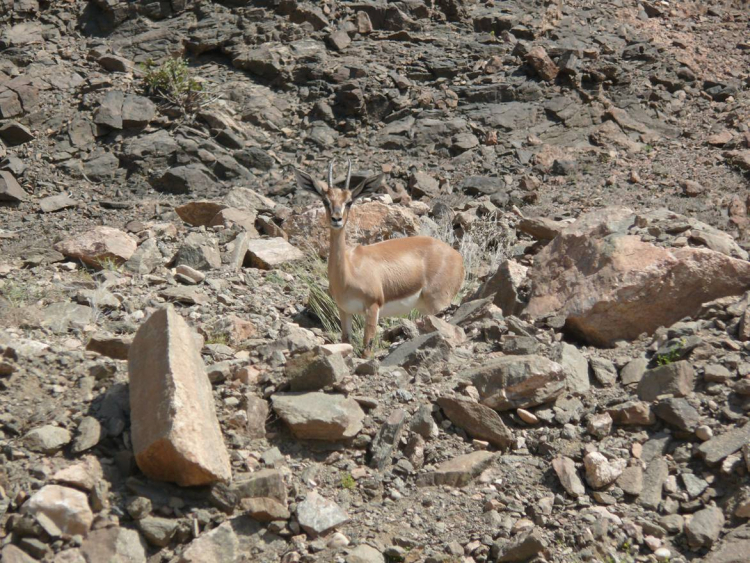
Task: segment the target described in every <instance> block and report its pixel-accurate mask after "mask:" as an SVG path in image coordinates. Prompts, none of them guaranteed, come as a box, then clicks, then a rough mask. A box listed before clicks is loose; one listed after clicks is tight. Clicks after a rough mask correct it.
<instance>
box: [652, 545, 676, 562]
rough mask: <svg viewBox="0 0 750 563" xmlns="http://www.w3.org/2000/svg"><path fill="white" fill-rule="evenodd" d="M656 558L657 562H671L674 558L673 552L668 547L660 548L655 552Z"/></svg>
mask: <svg viewBox="0 0 750 563" xmlns="http://www.w3.org/2000/svg"><path fill="white" fill-rule="evenodd" d="M654 556H655V557H656V560H657V561H669V558H670V557H672V552H671V551H669V549H668V548H666V547H660V548H659V549H657V550H656V551H654Z"/></svg>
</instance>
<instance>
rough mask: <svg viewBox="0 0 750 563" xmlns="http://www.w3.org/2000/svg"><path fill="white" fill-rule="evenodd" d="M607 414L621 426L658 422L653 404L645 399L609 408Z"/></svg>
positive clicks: (645, 424) (646, 424)
mask: <svg viewBox="0 0 750 563" xmlns="http://www.w3.org/2000/svg"><path fill="white" fill-rule="evenodd" d="M607 414H609V415H610V416H611V417H612V420H613V421H614V423H615V424H617V425H619V426H648V425H650V424H653V423H654V422H656V417H655V416H654V413H653V412H651V405H649V404H648V403H644V402H643V401H628V402H626V403H622V404H619V405H617V406H614V407H612V408H610V409H607Z"/></svg>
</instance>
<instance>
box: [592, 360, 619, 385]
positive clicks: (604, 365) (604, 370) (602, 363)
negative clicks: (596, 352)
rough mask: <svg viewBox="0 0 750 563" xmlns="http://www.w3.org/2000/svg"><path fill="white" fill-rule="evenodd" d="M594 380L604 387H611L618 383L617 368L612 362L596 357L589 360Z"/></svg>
mask: <svg viewBox="0 0 750 563" xmlns="http://www.w3.org/2000/svg"><path fill="white" fill-rule="evenodd" d="M589 363H590V364H591V371H592V372H593V373H594V378H595V379H596V380H597V381H598V382H599V384H600V385H602V386H603V387H611V386H612V385H614V384H615V382H616V381H617V368H616V367H615V364H613V363H612V361H611V360H607V359H606V358H598V357H594V358H591V360H589Z"/></svg>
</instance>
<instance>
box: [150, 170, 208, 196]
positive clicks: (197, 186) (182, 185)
mask: <svg viewBox="0 0 750 563" xmlns="http://www.w3.org/2000/svg"><path fill="white" fill-rule="evenodd" d="M217 187H218V185H217V184H216V182H215V181H214V179H213V178H212V177H211V173H210V172H209V171H208V169H207V168H206V167H205V166H203V165H202V164H186V165H185V166H175V167H174V168H170V169H169V170H167V171H166V172H165V173H164V174H163V175H162V177H161V178H160V179H159V180H157V181H156V182H154V189H155V190H156V191H158V192H166V193H170V194H196V195H205V194H208V193H209V192H212V191H214V190H216V189H217Z"/></svg>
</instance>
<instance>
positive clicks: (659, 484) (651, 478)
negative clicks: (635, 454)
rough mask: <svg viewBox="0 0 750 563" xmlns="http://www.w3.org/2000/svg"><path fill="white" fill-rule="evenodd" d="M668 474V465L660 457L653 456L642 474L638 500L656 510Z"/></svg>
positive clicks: (646, 506)
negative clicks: (641, 486)
mask: <svg viewBox="0 0 750 563" xmlns="http://www.w3.org/2000/svg"><path fill="white" fill-rule="evenodd" d="M668 476H669V466H668V465H667V462H666V461H665V460H664V459H663V458H662V457H656V458H654V459H653V460H652V461H651V462H650V463H649V464H648V467H646V472H645V473H644V475H643V490H642V491H641V495H640V497H638V502H639V504H641V506H644V507H645V508H648V509H650V510H656V509H657V508H658V506H659V504H660V503H661V499H662V488H663V487H664V482H665V481H666V480H667V477H668Z"/></svg>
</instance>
